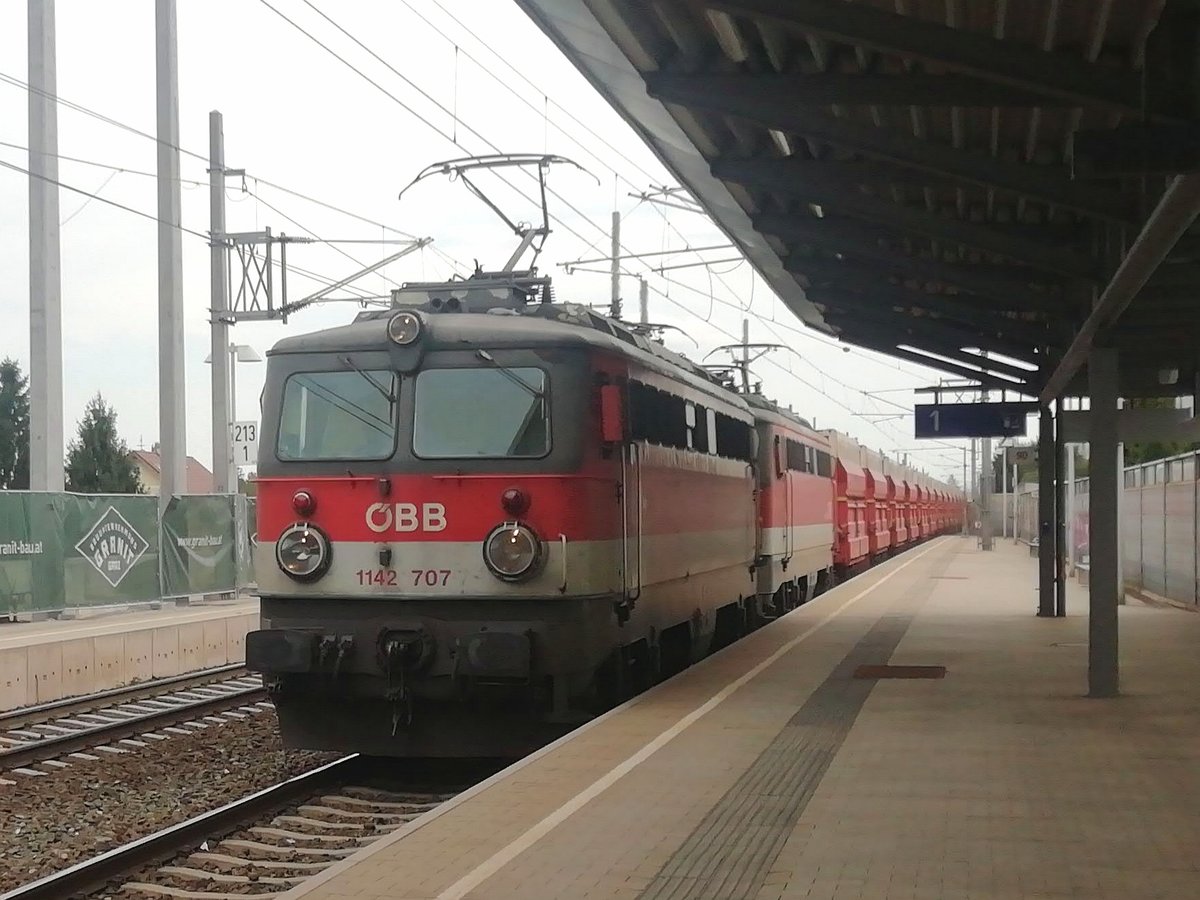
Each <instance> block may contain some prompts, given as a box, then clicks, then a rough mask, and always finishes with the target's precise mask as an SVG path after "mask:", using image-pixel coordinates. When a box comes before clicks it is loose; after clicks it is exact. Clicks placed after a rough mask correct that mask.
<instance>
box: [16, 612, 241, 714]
mask: <svg viewBox="0 0 1200 900" xmlns="http://www.w3.org/2000/svg"><path fill="white" fill-rule="evenodd" d="M257 627H258V600H257V598H255V599H249V600H246V599H239V600H228V601H206V602H204V603H202V604H199V605H196V606H186V607H176V606H173V605H172V606H164V607H163V608H161V609H146V610H139V611H136V612H113V613H110V614H106V615H96V616H94V617H89V618H84V619H61V620H58V619H50V620H46V621H41V622H6V623H3V624H0V711H6V710H10V709H16V708H18V707H21V706H30V705H33V704H37V703H48V702H50V701H52V700H59V699H62V698H63V697H76V696H81V695H83V694H90V693H93V692H95V691H103V690H108V689H109V688H115V687H122V686H123V685H126V684H131V683H133V682H135V681H147V680H149V679H151V678H166V677H169V676H171V675H182V674H185V673H187V672H194V671H197V670H199V669H206V668H210V667H212V666H221V665H227V664H230V663H238V662H242V661H244V660H245V658H246V633H247V632H248V631H252V630H254V629H255V628H257Z"/></svg>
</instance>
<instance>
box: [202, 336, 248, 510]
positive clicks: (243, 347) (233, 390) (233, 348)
mask: <svg viewBox="0 0 1200 900" xmlns="http://www.w3.org/2000/svg"><path fill="white" fill-rule="evenodd" d="M204 361H205V362H206V363H210V364H211V363H212V354H211V353H210V354H208V355H207V356H206V357H204ZM240 362H243V363H260V362H262V357H261V356H259V354H258V351H256V350H255V349H254V348H253V347H251V346H250V345H249V344H230V345H229V393H228V407H227V408H228V410H229V421H227V422H217V421H216V418H215V416H214V420H213V430H214V431H215V430H216V429H218V428H221V429H224V432H225V440H224V446H225V466H224V470H223V471H224V478H222V477H221V472H219V471H218V469H217V466H218V463H217V460H215V459H214V460H213V474H214V476H216V478H215V481H216V488H217V493H224V492H226V491H227V492H229V493H236V492H237V465H236V464H235V463H234V460H233V423H234V422H236V421H237V364H238V363H240ZM213 405H214V408H215V406H216V404H215V403H214V404H213ZM214 412H215V409H214ZM214 444H215V442H214ZM222 482H224V483H222Z"/></svg>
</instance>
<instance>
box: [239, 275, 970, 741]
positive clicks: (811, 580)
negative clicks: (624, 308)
mask: <svg viewBox="0 0 1200 900" xmlns="http://www.w3.org/2000/svg"><path fill="white" fill-rule="evenodd" d="M262 438H263V440H262V443H261V450H260V458H259V465H258V479H257V480H258V485H257V486H258V517H259V520H258V535H259V545H258V548H259V549H258V559H257V561H256V563H257V564H256V569H257V578H258V587H259V591H260V594H261V597H262V607H261V609H262V613H261V615H262V625H261V628H260V630H258V631H255V632H252V633H251V634H250V635H249V637H248V639H247V662H248V665H249V666H250V667H251V668H253V669H255V670H257V671H260V672H262V673H264V677H265V679H266V682H267V684H268V685H269V687H270V689H271V692H272V695H273V699H274V701H275V704H276V707H277V710H278V713H279V720H280V724H281V728H282V732H283V738H284V741H285V744H286V745H288V746H297V747H308V748H325V749H338V750H355V751H361V752H364V753H368V754H373V755H403V756H513V755H519V754H522V753H525V752H527V751H529V750H530V749H532V748H533V747H535V746H537V745H539V744H542V743H544V742H545V741H546V740H548V739H550V738H552V737H554V736H555V735H557V734H559V733H561V732H562V731H563V730H564V728H566V727H569V726H570V725H572V724H574V723H577V722H579V721H582V720H583V719H584V718H586V717H587V716H590V715H592V714H594V713H595V712H596V711H597V710H598V709H602V708H604V707H606V706H608V705H611V704H612V703H614V702H617V701H619V700H620V699H622V698H624V697H627V696H630V695H631V694H633V693H635V692H636V691H638V690H640V689H642V688H644V687H645V686H647V685H649V684H651V683H653V682H654V681H655V680H657V679H659V678H661V677H664V676H665V675H669V674H670V673H672V672H674V671H677V670H679V669H681V668H683V667H685V666H686V665H688V664H689V663H690V662H691V661H693V660H695V659H697V658H699V657H701V656H703V655H704V654H705V653H707V652H709V651H710V650H711V649H713V648H714V647H717V646H721V645H723V644H725V643H728V642H730V641H732V640H735V639H736V638H737V637H739V636H740V635H741V634H743V633H745V632H746V631H747V630H749V629H751V628H753V627H756V626H757V625H758V624H761V623H762V622H763V621H765V620H767V619H770V618H773V617H775V616H778V615H781V614H783V613H785V612H787V611H788V610H789V609H791V608H793V607H795V606H796V605H798V604H800V603H802V602H804V601H805V600H807V599H809V598H811V597H812V596H813V595H814V594H815V593H817V592H818V591H819V590H821V589H823V588H824V587H825V586H827V585H828V584H829V583H830V582H831V580H832V579H833V578H834V576H835V574H836V572H837V571H841V570H849V569H851V568H852V567H853V566H854V565H857V564H859V563H862V562H865V561H869V559H870V558H871V557H872V556H878V555H883V554H884V553H887V552H892V551H894V550H896V549H900V548H902V547H904V546H906V545H907V544H909V543H911V542H912V541H913V540H915V539H916V537H917V535H918V534H919V535H921V536H928V535H929V534H932V533H933V532H934V531H935V530H938V529H944V528H948V527H951V526H952V525H953V524H954V523H955V522H957V521H958V518H957V514H956V507H955V506H954V505H953V501H952V500H948V501H947V503H946V504H945V508H944V509H942V510H940V513H939V515H940V518H939V519H937V520H936V521H935V520H934V519H933V518H932V517H929V516H927V515H924V514H920V519H919V520H920V521H921V522H922V523H927V524H922V525H920V526H919V527H920V528H921V529H923V530H921V531H919V532H918V531H914V530H913V529H914V526H913V524H911V523H910V521H909V518H908V517H909V516H910V515H914V516H916V515H918V513H917V511H916V510H915V509H911V510H910V508H909V507H910V504H909V502H908V501H907V500H906V499H905V498H904V497H901V496H900V495H901V494H902V493H903V494H905V495H907V492H908V491H909V490H910V486H909V481H913V482H916V481H917V476H915V475H912V474H911V473H903V474H904V475H905V477H904V478H901V479H900V481H899V482H897V481H895V480H894V478H893V476H891V475H885V474H884V473H883V472H880V471H876V469H877V468H882V467H883V463H882V462H880V463H878V464H876V465H874V466H872V467H871V470H870V474H869V475H868V474H864V469H863V467H862V465H861V448H857V444H853V447H852V446H851V444H852V439H848V438H846V437H845V436H842V435H836V434H834V433H831V432H825V433H822V432H817V431H816V430H814V429H813V428H811V427H810V426H809V425H808V423H806V422H805V421H804V420H802V419H800V418H799V417H797V416H796V415H794V414H792V413H790V412H788V411H785V410H782V409H780V408H779V407H777V406H775V405H774V404H772V403H770V402H769V401H767V400H765V399H764V398H762V397H761V396H759V395H757V394H749V395H747V394H745V393H739V392H738V391H735V390H733V389H732V388H731V387H730V386H729V385H727V384H725V383H723V382H722V381H721V380H719V379H717V378H715V377H714V376H712V375H710V374H709V373H708V372H707V371H706V370H705V369H703V368H701V367H699V366H696V365H694V364H692V363H691V362H689V361H687V360H686V359H684V358H683V357H681V356H678V355H677V354H674V353H671V352H670V351H668V350H666V349H665V348H664V347H663V346H662V345H661V344H659V343H658V342H656V341H654V340H652V339H650V337H648V336H647V335H646V334H643V333H640V332H639V330H638V329H636V328H633V327H631V326H628V325H626V324H623V323H621V322H618V321H614V320H611V319H608V318H605V317H603V316H599V315H597V314H595V313H594V312H592V311H591V310H590V309H588V308H586V307H582V306H577V305H572V304H563V303H556V302H552V301H551V298H550V287H549V282H548V280H547V279H543V278H537V277H535V276H533V274H532V273H512V272H504V273H497V274H484V273H477V274H476V275H475V276H474V277H472V278H469V279H466V280H461V281H453V282H448V283H443V284H417V285H411V286H406V287H405V288H404V289H403V290H401V291H399V292H397V293H396V295H395V296H394V302H393V306H392V308H391V309H389V310H386V311H378V312H365V313H362V314H360V315H359V316H358V317H357V318H356V319H355V321H354V322H352V323H350V324H348V325H345V326H341V327H337V328H332V329H328V330H324V331H321V332H317V333H315V334H309V335H304V336H298V337H290V338H287V339H285V340H283V341H280V342H279V343H278V344H277V345H276V346H275V347H274V348H273V349H272V350H271V351H270V353H269V354H268V366H267V383H266V387H265V390H264V395H263V412H262ZM855 448H857V451H858V452H860V456H859V459H858V462H854V461H853V460H852V459H851V457H852V456H853V453H854V452H855ZM856 468H857V471H853V470H855V469H856ZM896 474H897V475H899V474H902V473H900V472H897V473H896ZM868 482H871V483H872V484H874V485H876V486H877V490H880V491H883V486H884V485H886V492H885V494H886V496H885V495H884V494H881V495H880V496H879V497H878V498H872V500H871V505H870V512H869V513H868V512H867V508H868V507H867V497H866V495H867V493H868V488H867V483H868ZM923 486H924V487H925V488H926V490H928V489H929V486H928V485H923ZM916 489H918V490H919V489H920V488H919V487H917V488H916ZM857 495H861V496H857ZM946 496H947V497H949V496H950V495H949V494H947V495H946ZM852 501H853V506H852V505H851V504H852ZM860 505H861V508H862V510H863V514H862V518H861V521H860V519H859V517H858V516H857V514H856V515H855V516H853V517H852V516H851V514H850V511H851V509H853V510H855V511H856V513H857V510H858V509H859V506H860ZM868 514H869V515H870V516H871V520H870V521H867V516H868ZM851 529H854V534H853V536H852V535H851V533H850V530H851ZM860 530H861V539H860ZM885 535H886V542H884V541H883V537H884V536H885Z"/></svg>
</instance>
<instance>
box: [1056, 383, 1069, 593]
mask: <svg viewBox="0 0 1200 900" xmlns="http://www.w3.org/2000/svg"><path fill="white" fill-rule="evenodd" d="M1064 408H1065V404H1064V402H1063V398H1062V397H1059V398H1058V416H1057V418H1056V421H1055V425H1056V426H1057V425H1058V424H1059V422H1061V421H1062V412H1063V409H1064ZM1054 510H1055V515H1054V527H1055V537H1054V614H1055V615H1056V616H1065V615H1066V614H1067V565H1066V547H1067V535H1068V531H1067V445H1066V443H1065V442H1064V440H1063V429H1062V428H1060V427H1056V428H1055V429H1054Z"/></svg>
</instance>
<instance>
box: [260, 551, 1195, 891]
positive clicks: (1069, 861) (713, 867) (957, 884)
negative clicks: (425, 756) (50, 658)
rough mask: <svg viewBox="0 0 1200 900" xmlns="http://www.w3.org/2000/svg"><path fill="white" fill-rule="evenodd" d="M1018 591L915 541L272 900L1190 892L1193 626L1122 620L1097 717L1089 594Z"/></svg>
mask: <svg viewBox="0 0 1200 900" xmlns="http://www.w3.org/2000/svg"><path fill="white" fill-rule="evenodd" d="M1036 585H1037V573H1036V561H1035V560H1032V559H1030V558H1029V556H1028V555H1027V552H1026V550H1025V548H1024V547H1020V546H1014V545H1013V544H1011V543H1008V542H1007V541H997V544H996V549H995V550H994V551H993V552H990V553H984V552H982V551H981V550H979V549H978V548H977V547H976V542H975V540H974V539H973V538H971V539H967V538H959V537H945V538H940V539H937V540H934V541H931V542H929V543H927V544H925V545H923V546H921V547H919V548H916V549H914V550H912V551H909V552H908V553H906V554H904V555H902V556H899V557H897V558H895V559H893V560H890V561H888V562H886V563H884V564H882V565H880V566H877V567H875V568H873V569H872V570H870V571H869V572H867V573H865V574H863V575H861V576H859V577H858V578H855V579H853V580H851V581H848V582H847V583H845V584H843V585H841V586H839V587H837V588H835V589H834V590H832V591H830V592H828V593H826V594H825V595H823V596H822V597H819V598H818V599H817V600H815V601H814V602H812V603H809V604H806V605H805V606H803V607H801V608H800V609H798V610H796V611H795V612H793V613H791V614H789V615H787V616H785V617H783V618H782V619H780V620H778V621H776V622H774V623H772V624H771V625H769V626H768V627H766V628H764V629H761V630H760V631H758V632H756V633H755V634H753V635H751V636H750V637H748V638H746V639H744V640H742V641H739V642H738V643H737V644H735V645H733V646H732V647H729V648H727V649H725V650H724V651H722V652H721V653H719V654H716V655H714V656H713V657H711V658H709V659H707V660H705V661H704V662H702V663H700V664H698V665H696V666H694V667H692V668H691V669H689V670H687V671H686V672H684V673H683V674H681V675H680V676H678V677H676V678H674V679H671V680H670V681H668V682H666V683H664V684H662V685H659V686H657V687H656V688H654V689H653V690H651V691H648V692H647V693H645V694H643V695H642V696H640V697H638V698H636V699H634V700H632V701H630V702H629V703H626V704H625V705H623V706H621V707H619V708H617V709H616V710H613V711H612V712H610V713H608V714H606V715H605V716H602V717H600V718H598V719H596V720H595V721H593V722H591V723H589V724H588V725H586V726H584V727H583V728H580V729H578V730H577V731H575V732H573V733H572V734H570V735H567V736H566V737H565V738H563V739H561V740H560V741H558V742H556V743H555V744H552V745H550V746H549V747H547V748H544V749H543V750H541V751H539V752H538V753H536V754H534V755H532V756H530V757H527V758H526V759H524V760H522V761H521V762H519V763H516V764H515V765H513V766H511V767H509V768H507V769H505V770H504V771H502V772H500V773H498V774H497V775H495V776H494V777H492V778H491V779H489V780H488V781H485V782H483V783H481V784H479V785H476V786H475V787H473V788H471V789H470V790H468V791H466V792H464V793H463V794H460V795H459V796H458V797H456V798H455V799H454V800H452V801H450V802H449V803H446V804H443V805H442V806H441V807H439V808H438V809H436V810H433V811H431V812H430V813H428V814H426V815H424V816H422V817H421V818H419V819H416V820H414V821H413V822H412V823H410V824H409V825H407V826H405V827H404V828H402V829H400V830H398V831H396V832H393V833H392V834H389V835H387V836H386V837H383V838H380V839H379V840H378V841H376V842H375V843H373V844H371V845H370V846H369V847H368V848H367V849H365V850H364V851H362V852H360V853H358V854H356V855H355V856H353V857H350V858H348V859H346V860H344V861H342V862H339V863H337V864H336V865H334V866H332V867H330V868H329V869H327V870H325V871H324V872H322V873H321V874H320V875H318V876H317V877H315V878H313V879H311V880H309V881H308V882H306V883H305V884H303V885H301V886H299V887H297V888H294V889H292V890H291V891H290V892H288V893H287V894H285V895H283V896H285V897H287V898H288V900H299V898H305V900H351V898H354V900H385V898H386V900H401V898H410V900H416V898H422V900H429V898H437V900H459V898H467V897H469V898H487V900H501V898H522V900H530V898H582V897H587V898H598V897H604V898H630V900H632V898H752V900H783V898H800V897H805V898H831V900H840V898H849V897H853V898H861V900H870V898H889V900H918V898H940V900H949V898H968V897H969V898H1035V897H1036V898H1066V897H1086V898H1093V900H1095V898H1109V897H1113V898H1116V897H1120V898H1195V897H1198V896H1200V858H1198V857H1197V856H1196V854H1195V852H1194V848H1195V847H1196V846H1197V845H1200V703H1198V702H1197V699H1198V697H1197V692H1198V691H1200V687H1198V685H1200V653H1197V652H1196V648H1197V647H1198V646H1200V616H1198V615H1196V614H1195V613H1192V612H1187V611H1183V610H1179V609H1161V608H1154V607H1150V606H1142V605H1139V604H1130V605H1126V606H1123V607H1122V608H1121V612H1120V619H1121V630H1122V631H1121V635H1122V636H1121V659H1122V664H1123V691H1124V694H1123V696H1121V697H1120V698H1118V699H1115V700H1093V699H1088V698H1087V697H1085V696H1084V691H1085V690H1086V671H1087V646H1086V636H1087V618H1086V609H1087V602H1086V595H1085V592H1084V590H1083V589H1081V588H1079V587H1077V586H1075V585H1072V591H1071V593H1070V595H1069V597H1068V613H1069V615H1068V616H1067V617H1065V618H1062V619H1038V618H1036V617H1035V615H1034V613H1035V610H1036V596H1035V591H1036ZM882 664H888V665H892V666H910V665H911V666H930V667H938V666H944V667H945V673H944V677H940V678H896V679H881V680H873V679H871V678H856V677H855V673H856V672H858V671H859V667H860V666H875V665H882ZM865 674H872V673H865ZM873 674H880V673H878V672H876V673H873ZM926 674H930V673H926Z"/></svg>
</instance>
